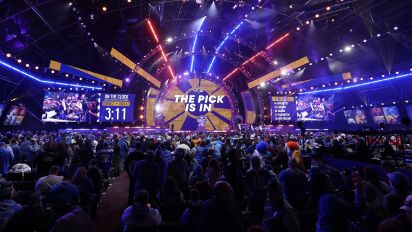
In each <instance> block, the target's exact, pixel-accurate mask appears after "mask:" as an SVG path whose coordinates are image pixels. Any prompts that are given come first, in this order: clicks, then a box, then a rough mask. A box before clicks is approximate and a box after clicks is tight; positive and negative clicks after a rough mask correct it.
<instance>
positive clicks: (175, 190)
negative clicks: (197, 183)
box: [159, 177, 184, 222]
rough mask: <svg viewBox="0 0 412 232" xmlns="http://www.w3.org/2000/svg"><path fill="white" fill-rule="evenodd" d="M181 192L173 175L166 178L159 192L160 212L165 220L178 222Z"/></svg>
mask: <svg viewBox="0 0 412 232" xmlns="http://www.w3.org/2000/svg"><path fill="white" fill-rule="evenodd" d="M183 203H184V201H183V193H182V192H181V191H180V189H179V186H178V185H177V183H176V180H175V179H174V178H173V177H169V178H167V180H166V182H165V184H164V186H163V188H162V190H161V191H160V193H159V205H160V213H161V214H162V218H163V221H165V222H178V221H179V218H180V215H181V214H182V211H183V208H182V205H183Z"/></svg>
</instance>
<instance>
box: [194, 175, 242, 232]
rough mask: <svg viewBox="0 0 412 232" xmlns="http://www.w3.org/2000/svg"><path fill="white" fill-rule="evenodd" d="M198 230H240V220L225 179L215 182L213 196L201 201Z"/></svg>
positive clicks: (221, 231) (212, 231) (215, 231)
mask: <svg viewBox="0 0 412 232" xmlns="http://www.w3.org/2000/svg"><path fill="white" fill-rule="evenodd" d="M199 218H200V220H199V229H198V231H199V232H226V231H241V229H242V228H241V222H240V219H239V216H238V215H237V214H236V211H235V208H234V204H233V190H232V188H231V187H230V185H229V183H227V182H225V181H218V182H216V184H215V186H214V187H213V198H212V199H209V200H207V201H205V202H203V203H202V206H201V208H200V217H199Z"/></svg>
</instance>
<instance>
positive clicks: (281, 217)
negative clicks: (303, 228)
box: [262, 181, 300, 232]
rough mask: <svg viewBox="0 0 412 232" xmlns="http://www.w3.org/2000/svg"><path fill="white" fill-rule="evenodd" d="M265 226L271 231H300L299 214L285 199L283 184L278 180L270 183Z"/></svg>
mask: <svg viewBox="0 0 412 232" xmlns="http://www.w3.org/2000/svg"><path fill="white" fill-rule="evenodd" d="M264 215H265V216H264V218H263V221H262V224H263V226H264V227H265V228H266V229H267V230H268V231H269V232H273V231H285V232H295V231H296V232H299V231H300V225H299V220H298V216H297V214H296V212H295V210H294V209H293V207H292V206H291V205H290V204H289V203H288V202H287V201H286V200H285V199H284V197H283V193H282V186H281V185H280V183H278V182H277V181H272V182H271V183H270V184H269V185H268V201H267V204H266V205H265V210H264Z"/></svg>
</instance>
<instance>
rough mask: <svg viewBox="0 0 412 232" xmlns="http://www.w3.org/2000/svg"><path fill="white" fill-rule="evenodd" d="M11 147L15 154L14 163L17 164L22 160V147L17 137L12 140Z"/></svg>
mask: <svg viewBox="0 0 412 232" xmlns="http://www.w3.org/2000/svg"><path fill="white" fill-rule="evenodd" d="M10 148H11V150H12V151H13V155H14V159H13V164H17V163H18V162H20V155H21V154H20V153H21V148H20V145H19V143H18V142H17V139H16V138H12V139H11V140H10Z"/></svg>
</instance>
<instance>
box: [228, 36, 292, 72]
mask: <svg viewBox="0 0 412 232" xmlns="http://www.w3.org/2000/svg"><path fill="white" fill-rule="evenodd" d="M288 36H289V33H286V34H284V35H283V36H282V37H280V38H279V39H277V40H276V41H274V42H273V43H271V44H270V45H269V46H267V47H266V50H268V49H270V48H272V47H273V46H275V45H276V44H277V43H279V42H281V41H282V40H283V39H285V38H286V37H288ZM263 52H264V51H260V52H258V53H256V54H255V55H254V56H252V57H251V58H249V59H248V60H246V61H245V62H243V63H242V64H241V65H240V67H242V66H244V65H246V64H248V63H249V62H251V61H252V60H254V59H255V58H256V57H258V56H260V55H262V54H263ZM240 67H237V68H235V69H234V70H233V71H231V72H230V73H229V74H228V75H226V77H225V78H223V80H227V79H228V78H229V77H231V76H232V75H233V74H235V73H236V71H238V70H239V68H240Z"/></svg>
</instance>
